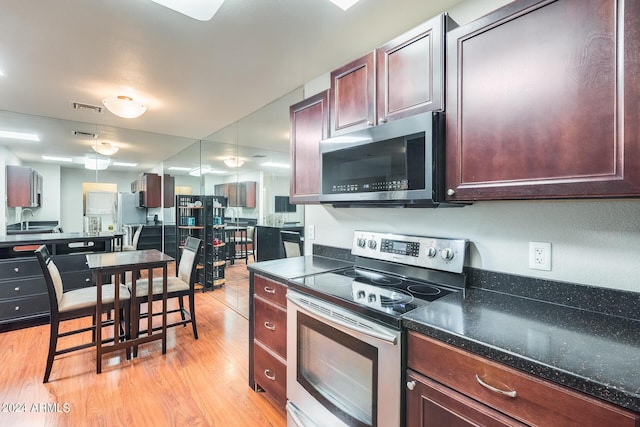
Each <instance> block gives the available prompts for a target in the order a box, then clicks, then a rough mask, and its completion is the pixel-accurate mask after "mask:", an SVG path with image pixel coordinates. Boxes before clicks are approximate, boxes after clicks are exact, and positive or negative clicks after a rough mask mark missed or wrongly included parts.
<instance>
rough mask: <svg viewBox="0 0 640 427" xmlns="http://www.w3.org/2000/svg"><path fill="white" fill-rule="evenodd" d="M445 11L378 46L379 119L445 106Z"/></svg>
mask: <svg viewBox="0 0 640 427" xmlns="http://www.w3.org/2000/svg"><path fill="white" fill-rule="evenodd" d="M456 26H457V24H456V23H455V22H454V21H453V20H452V19H451V18H449V17H448V15H445V14H441V15H438V16H436V17H435V18H433V19H431V20H429V21H427V22H425V23H423V24H421V25H419V26H418V27H416V28H414V29H412V30H410V31H408V32H406V33H404V34H402V35H401V36H398V37H396V38H395V39H393V40H391V41H390V42H388V43H386V44H385V45H384V46H381V47H379V48H378V49H376V73H377V79H376V83H377V91H376V104H377V109H376V110H377V111H376V112H377V123H378V124H380V123H385V122H387V121H391V120H396V119H400V118H403V117H407V116H411V115H414V114H418V113H422V112H425V111H433V110H444V61H445V56H444V55H445V32H446V31H447V29H452V28H454V27H456Z"/></svg>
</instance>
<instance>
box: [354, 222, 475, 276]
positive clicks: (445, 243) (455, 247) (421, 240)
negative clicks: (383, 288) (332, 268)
mask: <svg viewBox="0 0 640 427" xmlns="http://www.w3.org/2000/svg"><path fill="white" fill-rule="evenodd" d="M468 247H469V241H468V240H466V239H449V238H442V237H422V236H407V235H401V234H392V233H379V232H371V231H355V232H354V233H353V245H352V248H351V253H352V254H353V255H357V256H363V257H367V258H374V259H379V260H383V261H392V262H398V263H401V264H406V265H413V266H417V267H424V268H431V269H436V270H442V271H449V272H452V273H461V272H462V271H463V268H464V266H465V263H466V257H467V252H468Z"/></svg>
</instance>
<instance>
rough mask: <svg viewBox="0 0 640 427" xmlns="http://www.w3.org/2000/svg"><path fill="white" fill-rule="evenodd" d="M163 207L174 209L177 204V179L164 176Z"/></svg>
mask: <svg viewBox="0 0 640 427" xmlns="http://www.w3.org/2000/svg"><path fill="white" fill-rule="evenodd" d="M163 185H164V194H163V200H164V202H163V207H165V208H172V207H174V206H175V204H176V178H175V177H173V176H171V175H167V174H164V183H163Z"/></svg>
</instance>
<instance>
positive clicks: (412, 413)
mask: <svg viewBox="0 0 640 427" xmlns="http://www.w3.org/2000/svg"><path fill="white" fill-rule="evenodd" d="M407 387H408V388H409V387H411V389H408V390H407V427H442V426H447V427H467V426H486V427H494V426H495V427H501V426H524V425H525V424H521V423H519V422H518V421H516V420H514V419H512V418H509V417H507V416H505V415H503V414H501V413H500V412H498V411H495V410H493V409H491V408H489V407H487V406H486V405H483V404H482V403H479V402H476V401H475V400H473V399H469V398H468V397H466V396H465V395H463V394H460V393H458V392H456V391H454V390H451V389H450V388H448V387H445V386H443V385H442V384H439V383H437V382H435V381H433V380H430V379H429V378H427V377H425V376H422V375H420V374H418V373H416V372H414V371H412V370H408V371H407Z"/></svg>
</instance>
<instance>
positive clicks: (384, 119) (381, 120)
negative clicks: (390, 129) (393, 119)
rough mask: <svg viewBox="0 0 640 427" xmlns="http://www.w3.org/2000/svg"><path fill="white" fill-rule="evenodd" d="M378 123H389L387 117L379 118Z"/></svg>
mask: <svg viewBox="0 0 640 427" xmlns="http://www.w3.org/2000/svg"><path fill="white" fill-rule="evenodd" d="M378 122H379V123H387V119H386V117H379V118H378Z"/></svg>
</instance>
